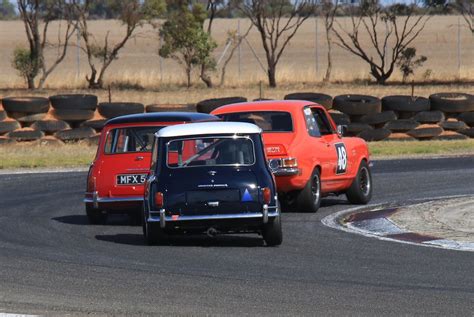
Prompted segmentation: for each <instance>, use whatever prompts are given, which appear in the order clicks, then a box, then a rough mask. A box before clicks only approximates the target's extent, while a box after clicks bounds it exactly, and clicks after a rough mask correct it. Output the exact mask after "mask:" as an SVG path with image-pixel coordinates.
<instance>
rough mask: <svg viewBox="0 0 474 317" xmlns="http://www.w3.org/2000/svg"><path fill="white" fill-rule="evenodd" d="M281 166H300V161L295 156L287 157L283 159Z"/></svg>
mask: <svg viewBox="0 0 474 317" xmlns="http://www.w3.org/2000/svg"><path fill="white" fill-rule="evenodd" d="M281 167H298V161H297V160H296V158H295V157H285V158H282V159H281Z"/></svg>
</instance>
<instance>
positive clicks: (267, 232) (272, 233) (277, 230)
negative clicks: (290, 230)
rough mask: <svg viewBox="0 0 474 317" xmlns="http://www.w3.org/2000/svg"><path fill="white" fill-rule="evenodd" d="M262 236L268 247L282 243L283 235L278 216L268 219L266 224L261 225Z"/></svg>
mask: <svg viewBox="0 0 474 317" xmlns="http://www.w3.org/2000/svg"><path fill="white" fill-rule="evenodd" d="M262 235H263V240H264V241H265V243H266V244H267V246H269V247H271V246H276V245H280V244H281V243H282V241H283V233H282V231H281V220H280V216H276V217H275V218H273V219H271V218H270V219H268V223H266V224H264V225H263V232H262Z"/></svg>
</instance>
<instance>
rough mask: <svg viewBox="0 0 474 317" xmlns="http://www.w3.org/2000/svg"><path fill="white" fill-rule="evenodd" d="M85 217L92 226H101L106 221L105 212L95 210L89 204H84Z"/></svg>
mask: <svg viewBox="0 0 474 317" xmlns="http://www.w3.org/2000/svg"><path fill="white" fill-rule="evenodd" d="M86 215H87V219H88V220H89V223H90V224H92V225H103V224H105V222H106V221H107V213H106V212H105V211H102V210H99V209H95V208H94V207H92V206H91V205H90V204H86Z"/></svg>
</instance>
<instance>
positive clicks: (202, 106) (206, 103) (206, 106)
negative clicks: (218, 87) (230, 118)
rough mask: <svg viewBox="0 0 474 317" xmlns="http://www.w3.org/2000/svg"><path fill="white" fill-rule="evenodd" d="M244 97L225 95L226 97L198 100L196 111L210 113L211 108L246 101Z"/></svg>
mask: <svg viewBox="0 0 474 317" xmlns="http://www.w3.org/2000/svg"><path fill="white" fill-rule="evenodd" d="M246 101H247V98H245V97H226V98H214V99H206V100H202V101H199V102H198V103H197V104H196V111H197V112H201V113H211V111H212V110H214V109H217V108H219V107H221V106H225V105H230V104H233V103H239V102H246Z"/></svg>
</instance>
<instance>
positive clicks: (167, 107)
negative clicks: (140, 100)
mask: <svg viewBox="0 0 474 317" xmlns="http://www.w3.org/2000/svg"><path fill="white" fill-rule="evenodd" d="M145 112H147V113H148V112H196V105H195V104H151V105H147V106H146V107H145Z"/></svg>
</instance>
